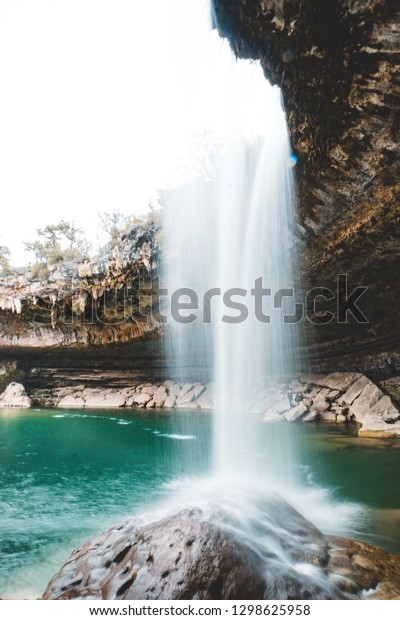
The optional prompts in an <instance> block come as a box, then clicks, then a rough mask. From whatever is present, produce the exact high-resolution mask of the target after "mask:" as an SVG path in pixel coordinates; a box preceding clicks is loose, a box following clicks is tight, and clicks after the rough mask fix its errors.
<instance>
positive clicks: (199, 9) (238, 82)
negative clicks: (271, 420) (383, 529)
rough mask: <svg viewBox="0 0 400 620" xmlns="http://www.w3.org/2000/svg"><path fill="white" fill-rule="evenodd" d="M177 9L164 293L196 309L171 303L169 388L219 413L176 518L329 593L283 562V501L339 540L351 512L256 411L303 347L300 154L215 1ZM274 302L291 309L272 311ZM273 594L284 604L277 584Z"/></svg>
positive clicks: (282, 432)
mask: <svg viewBox="0 0 400 620" xmlns="http://www.w3.org/2000/svg"><path fill="white" fill-rule="evenodd" d="M176 3H177V8H178V5H179V7H180V9H182V11H183V12H184V19H185V22H184V24H185V25H184V34H183V35H182V38H181V41H182V45H183V50H182V54H185V55H186V56H187V57H189V59H190V62H189V65H188V67H186V69H187V70H188V71H187V72H186V73H185V74H184V76H183V79H184V80H186V81H187V97H188V98H187V105H188V106H189V107H190V106H191V105H192V110H193V112H192V113H193V117H194V118H195V117H196V115H198V122H199V125H198V127H197V129H196V128H195V129H192V131H191V132H190V137H189V139H188V140H187V144H191V146H192V148H191V149H187V151H186V152H187V153H189V155H187V157H186V158H185V164H184V165H183V166H182V170H181V172H182V175H183V173H184V176H185V182H184V183H182V184H181V185H180V186H179V187H175V188H173V189H169V190H168V191H166V192H164V193H163V195H162V202H163V204H164V207H165V208H164V227H163V234H164V247H165V253H164V261H163V263H164V278H163V280H164V282H163V283H164V285H165V286H166V288H167V289H168V291H169V299H170V302H171V298H172V297H173V294H174V292H176V291H180V293H181V294H182V297H181V299H180V300H181V301H183V300H186V301H187V302H190V303H189V307H188V308H187V310H186V311H182V310H180V316H181V317H182V316H183V317H186V318H187V323H184V322H182V321H180V322H178V323H177V322H176V321H174V317H173V316H172V315H174V313H175V317H176V314H177V313H176V299H175V309H174V308H173V307H172V306H174V303H172V304H170V308H169V312H168V314H169V323H168V326H167V329H166V333H167V337H166V341H167V345H166V361H167V366H168V368H169V375H170V376H171V378H174V379H179V380H180V381H181V382H186V381H190V382H192V381H199V380H200V381H203V382H204V381H211V382H212V385H213V393H214V404H215V410H214V412H213V462H212V467H211V472H210V474H211V475H209V476H207V478H206V479H204V480H195V481H193V480H191V481H190V482H189V484H187V480H184V481H183V483H182V486H181V481H175V483H174V484H173V485H172V486H173V488H175V491H178V490H180V491H181V493H178V492H176V493H175V494H174V496H173V497H172V498H170V500H169V507H170V508H172V509H176V508H177V507H178V506H181V505H193V504H196V505H199V506H201V508H202V509H203V510H204V514H208V515H209V518H210V519H212V520H214V521H215V522H216V523H217V524H218V523H223V525H224V527H226V528H227V529H228V530H231V531H233V532H234V534H235V536H237V537H238V539H240V540H244V541H245V542H246V544H248V546H249V547H252V548H254V549H255V550H256V552H257V553H258V554H259V555H260V557H262V558H263V561H264V560H265V561H267V559H268V558H269V549H270V545H271V544H272V545H273V546H274V548H276V549H275V550H276V551H277V558H278V559H277V563H276V575H293V574H294V573H296V574H297V575H298V577H299V579H300V580H301V581H302V580H306V581H307V579H308V578H310V579H311V582H312V583H313V584H314V586H315V588H316V589H315V593H317V592H325V594H326V593H327V592H330V584H328V583H327V582H326V577H325V576H324V574H323V572H322V571H321V570H320V569H315V570H314V572H313V571H311V572H312V575H311V573H309V574H308V577H306V576H305V574H304V570H308V571H309V570H310V566H309V565H308V567H307V569H305V568H304V566H298V565H297V564H296V562H293V558H292V557H290V554H289V555H288V554H287V552H286V543H287V542H288V540H289V539H290V541H291V542H290V544H291V545H293V547H297V548H298V549H301V547H302V544H303V541H302V538H301V536H298V535H297V534H296V528H295V527H294V528H291V526H290V521H291V516H290V509H289V510H288V508H287V507H285V505H284V503H282V502H281V500H280V499H278V500H277V498H276V493H278V494H279V495H280V496H281V497H283V498H284V499H285V500H288V501H289V502H290V503H291V504H292V505H293V506H294V507H295V508H296V509H297V510H299V511H301V512H302V514H304V515H305V516H306V517H307V518H310V519H311V520H313V521H314V522H315V523H316V524H317V525H319V526H320V527H323V528H325V527H326V528H327V529H328V530H330V531H331V532H332V533H333V532H336V533H339V532H340V533H343V532H345V531H346V523H347V524H348V523H349V515H350V514H352V511H353V510H355V509H354V507H353V506H343V505H341V506H340V511H339V514H338V511H335V510H334V508H333V506H334V504H332V502H331V501H330V500H329V494H327V493H326V492H324V491H323V490H321V489H315V488H314V489H312V488H307V489H305V488H304V486H302V484H301V483H299V479H298V465H297V459H296V442H295V437H293V435H294V433H293V427H292V426H290V425H285V424H283V423H281V425H280V427H279V432H274V433H263V432H261V433H260V424H261V421H260V417H261V416H260V414H262V413H263V412H265V411H266V410H267V408H268V406H269V405H270V404H271V401H273V397H272V394H273V392H274V390H275V387H274V386H275V384H276V382H277V381H279V380H282V379H285V378H287V377H288V376H289V375H290V374H291V371H292V369H293V361H294V354H295V353H294V352H295V350H296V349H297V347H296V346H295V344H296V340H297V335H296V334H297V327H296V325H295V324H290V323H286V324H284V322H283V316H284V314H285V313H286V315H293V313H294V310H293V309H294V303H293V299H290V298H289V297H283V303H279V302H280V301H282V299H281V297H282V296H279V294H278V297H275V295H276V294H277V293H278V291H280V290H282V289H285V293H287V290H286V289H290V288H291V287H292V286H293V281H294V275H295V274H294V266H295V263H296V255H295V247H294V243H293V239H294V236H293V233H292V228H293V219H294V214H295V210H296V203H295V191H294V182H293V169H292V166H293V157H292V155H291V149H290V143H289V139H288V133H287V127H286V120H285V113H284V110H283V108H282V101H281V95H280V91H279V90H278V89H277V88H272V87H271V86H270V85H269V84H268V82H267V80H266V79H265V77H264V75H263V72H262V69H261V67H260V66H259V64H257V63H251V62H249V61H236V59H235V58H234V56H233V54H232V52H231V50H230V48H229V45H228V43H227V42H226V41H222V40H221V39H220V38H219V37H218V34H217V32H216V31H212V29H211V21H210V14H211V13H210V5H209V1H208V0H191V1H190V2H188V1H187V0H176ZM210 85H212V88H210ZM205 93H208V97H205ZM200 104H201V105H200ZM259 287H262V288H263V289H269V291H270V294H269V295H265V296H264V297H263V299H262V300H261V298H260V294H259V293H258V295H256V294H255V293H254V291H255V290H256V289H257V288H259ZM252 291H253V294H252ZM184 293H186V296H184V295H183V294H184ZM274 297H275V299H276V302H277V303H276V304H275V305H276V306H279V305H283V306H284V307H283V308H279V307H276V308H275V307H274V301H273V300H274ZM172 301H173V300H172ZM261 302H262V303H261ZM235 303H236V304H237V303H240V304H244V306H245V308H243V307H241V306H239V307H238V306H237V305H235ZM228 306H229V307H228ZM243 313H244V315H246V316H245V320H241V321H239V322H237V321H236V320H235V317H236V318H237V317H238V316H239V315H242V318H243ZM256 314H257V315H258V316H256ZM261 315H264V316H261ZM265 316H269V317H270V322H266V321H267V319H265ZM232 318H233V320H234V322H232ZM260 498H262V499H260ZM356 511H357V509H356ZM353 514H354V513H353ZM281 519H282V523H281ZM277 520H278V521H277ZM266 522H268V524H269V525H268V528H270V526H271V527H272V530H274V527H276V531H275V530H274V531H275V532H276V540H275V542H274V541H273V539H274V538H275V534H272V535H271V536H272V538H271V536H270V535H266V534H265V532H266V531H267V530H266V529H265V523H266ZM271 524H272V525H271ZM268 528H267V529H268ZM278 530H279V532H278ZM269 531H270V530H269ZM347 531H348V530H347ZM260 537H262V540H261V538H260ZM271 541H272V542H271ZM280 541H281V542H280ZM282 541H283V542H282ZM264 555H265V557H264ZM290 578H291V577H289V580H290ZM271 580H272V581H273V577H271ZM279 580H280V577H279V578H278V581H279ZM321 588H322V589H321ZM275 595H276V596H278V595H279V596H281V595H282V596H284V595H285V594H284V589H283V590H282V591H281V589H280V585H277V591H276V592H275ZM316 595H317V594H316ZM318 596H319V595H318Z"/></svg>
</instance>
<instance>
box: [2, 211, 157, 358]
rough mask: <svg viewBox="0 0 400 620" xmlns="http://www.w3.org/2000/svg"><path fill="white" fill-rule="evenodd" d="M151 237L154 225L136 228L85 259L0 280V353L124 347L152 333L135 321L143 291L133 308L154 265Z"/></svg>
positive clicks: (145, 324) (138, 318) (153, 326)
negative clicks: (123, 345) (141, 284)
mask: <svg viewBox="0 0 400 620" xmlns="http://www.w3.org/2000/svg"><path fill="white" fill-rule="evenodd" d="M156 233H157V227H156V225H154V224H151V223H146V224H137V225H135V226H133V227H132V228H131V230H129V231H128V232H126V233H124V234H123V235H122V236H121V237H120V238H119V239H117V240H116V241H115V242H113V243H109V244H108V245H106V246H105V247H104V248H103V249H102V251H101V252H100V254H99V255H98V256H97V257H95V258H93V259H92V260H91V261H87V262H85V263H83V264H81V263H78V262H73V261H64V262H61V263H58V264H55V265H49V266H47V267H44V270H45V273H44V274H42V275H40V274H39V275H38V274H35V273H33V272H32V269H31V268H29V267H28V268H25V269H19V270H16V271H15V272H12V273H10V274H9V275H3V276H1V277H0V352H1V351H10V350H12V349H17V350H18V349H24V348H25V349H37V350H40V349H44V348H54V349H55V348H56V347H59V348H70V349H74V348H85V347H88V346H103V345H109V344H110V343H126V342H130V341H133V340H135V339H137V338H140V337H142V336H144V335H146V334H149V333H151V332H152V331H154V330H156V329H157V325H156V324H155V322H154V321H153V322H152V321H151V320H146V319H145V317H143V316H142V313H143V311H145V309H146V303H145V300H146V295H145V294H143V295H142V296H141V299H142V307H141V308H139V306H138V295H139V284H138V283H139V282H140V281H142V282H146V281H148V280H149V279H150V278H151V275H152V273H153V270H154V269H155V268H156V265H157V253H158V246H157V239H156V236H157V235H156ZM148 286H149V285H147V288H148ZM144 288H146V287H145V286H144ZM147 296H148V303H150V304H151V295H147ZM149 309H151V306H150V308H148V310H149Z"/></svg>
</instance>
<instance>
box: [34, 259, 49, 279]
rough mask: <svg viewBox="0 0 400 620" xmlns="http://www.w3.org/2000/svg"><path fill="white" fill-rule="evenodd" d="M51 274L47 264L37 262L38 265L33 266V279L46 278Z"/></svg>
mask: <svg viewBox="0 0 400 620" xmlns="http://www.w3.org/2000/svg"><path fill="white" fill-rule="evenodd" d="M48 275H49V270H48V269H47V267H46V265H43V264H40V263H36V265H33V266H32V269H31V276H32V279H33V280H45V279H46V278H47V276H48Z"/></svg>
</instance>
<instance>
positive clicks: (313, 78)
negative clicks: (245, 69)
mask: <svg viewBox="0 0 400 620" xmlns="http://www.w3.org/2000/svg"><path fill="white" fill-rule="evenodd" d="M214 6H215V13H216V21H217V24H218V27H219V31H220V32H221V34H222V35H223V36H226V37H227V38H228V39H229V41H230V43H231V46H232V48H233V50H234V52H235V53H236V54H237V55H238V56H240V57H246V58H255V59H260V61H261V65H262V67H263V69H264V72H265V75H266V77H267V78H268V79H269V80H270V81H271V82H272V83H273V84H277V85H278V86H280V88H281V89H282V92H283V96H284V101H285V106H286V111H287V118H288V123H289V128H290V132H291V138H292V144H293V149H294V152H295V153H296V155H297V156H298V158H299V163H298V166H297V180H298V187H299V202H300V221H299V231H298V234H299V237H301V238H302V239H303V241H304V247H303V265H304V268H303V273H302V276H303V282H304V283H305V286H306V288H307V289H308V288H310V287H313V286H324V287H328V288H329V289H331V290H332V291H334V292H336V280H337V274H347V275H348V278H349V289H350V291H352V290H353V288H354V287H355V286H359V285H360V286H361V285H362V286H366V287H368V290H367V292H366V293H365V294H364V296H363V297H362V298H361V300H360V304H359V305H360V308H361V309H362V311H363V313H364V314H365V316H366V318H367V319H368V321H369V324H357V323H356V322H355V321H354V320H350V322H349V323H348V324H338V323H337V322H336V321H333V322H332V323H329V324H324V325H320V326H318V325H310V324H306V329H307V340H306V342H307V353H308V356H309V360H310V363H311V364H312V366H313V367H314V369H315V370H317V369H321V370H322V371H324V372H326V371H329V370H334V369H337V368H340V369H344V370H349V369H354V368H362V369H363V370H364V371H365V372H369V373H370V372H371V371H376V370H381V371H385V372H388V371H393V369H394V368H395V369H399V366H400V365H399V352H398V342H399V337H400V320H399V305H398V301H397V300H398V295H399V283H398V278H397V277H396V276H395V274H397V273H398V272H399V269H400V243H399V235H400V227H399V210H398V204H399V194H400V185H399V179H400V158H399V156H398V153H399V140H400V124H399V108H400V63H399V62H398V50H399V49H400V26H399V24H400V5H399V3H398V2H397V1H396V0H371V1H368V2H367V1H365V2H355V1H352V0H311V1H309V0H279V1H277V0H214ZM335 304H336V301H335V302H332V304H328V305H327V309H328V310H329V311H332V312H335Z"/></svg>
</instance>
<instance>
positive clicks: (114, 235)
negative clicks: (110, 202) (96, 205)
mask: <svg viewBox="0 0 400 620" xmlns="http://www.w3.org/2000/svg"><path fill="white" fill-rule="evenodd" d="M98 216H99V220H100V223H99V226H100V228H101V230H104V232H105V233H107V235H109V236H110V239H111V241H116V240H117V239H118V237H119V235H120V234H121V232H122V231H123V230H124V229H125V228H127V227H128V226H129V224H130V223H131V218H130V217H129V216H127V215H124V214H123V213H121V211H119V210H117V209H116V210H114V211H109V212H108V211H107V212H105V213H99V214H98Z"/></svg>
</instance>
